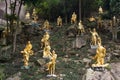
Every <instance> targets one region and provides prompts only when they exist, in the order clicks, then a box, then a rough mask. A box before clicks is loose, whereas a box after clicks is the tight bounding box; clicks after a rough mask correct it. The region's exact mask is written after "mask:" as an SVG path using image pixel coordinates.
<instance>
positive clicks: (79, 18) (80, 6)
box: [79, 0, 81, 20]
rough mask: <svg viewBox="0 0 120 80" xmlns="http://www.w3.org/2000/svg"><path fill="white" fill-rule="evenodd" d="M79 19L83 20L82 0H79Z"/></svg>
mask: <svg viewBox="0 0 120 80" xmlns="http://www.w3.org/2000/svg"><path fill="white" fill-rule="evenodd" d="M79 20H81V0H79Z"/></svg>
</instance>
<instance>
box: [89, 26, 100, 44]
mask: <svg viewBox="0 0 120 80" xmlns="http://www.w3.org/2000/svg"><path fill="white" fill-rule="evenodd" d="M90 33H91V34H92V38H91V45H97V37H98V36H99V35H98V33H97V32H96V29H95V28H94V29H93V31H90Z"/></svg>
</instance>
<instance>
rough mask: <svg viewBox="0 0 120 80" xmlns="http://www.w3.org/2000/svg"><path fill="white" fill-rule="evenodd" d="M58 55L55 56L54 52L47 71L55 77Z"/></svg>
mask: <svg viewBox="0 0 120 80" xmlns="http://www.w3.org/2000/svg"><path fill="white" fill-rule="evenodd" d="M56 59H57V54H55V51H54V50H53V51H52V55H51V60H50V62H48V63H47V64H46V65H47V70H48V71H49V75H54V73H55V64H56Z"/></svg>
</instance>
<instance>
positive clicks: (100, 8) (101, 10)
mask: <svg viewBox="0 0 120 80" xmlns="http://www.w3.org/2000/svg"><path fill="white" fill-rule="evenodd" d="M98 11H99V14H102V13H103V9H102V7H101V6H100V7H99V10H98Z"/></svg>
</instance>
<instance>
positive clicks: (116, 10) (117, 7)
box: [110, 0, 120, 15]
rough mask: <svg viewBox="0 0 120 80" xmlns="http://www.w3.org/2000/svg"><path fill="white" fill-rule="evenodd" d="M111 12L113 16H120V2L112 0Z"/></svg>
mask: <svg viewBox="0 0 120 80" xmlns="http://www.w3.org/2000/svg"><path fill="white" fill-rule="evenodd" d="M110 11H111V13H112V14H113V15H120V1H119V0H110Z"/></svg>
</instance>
